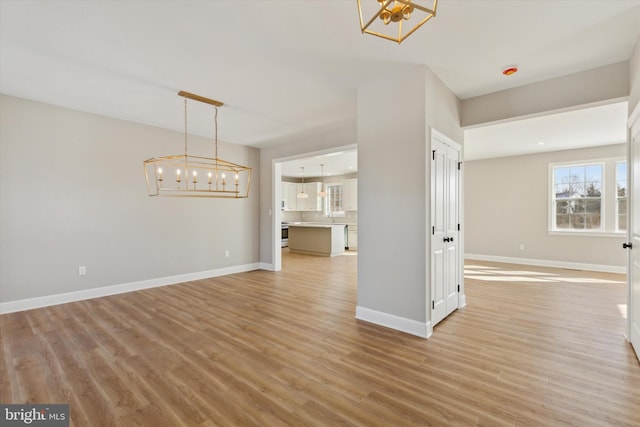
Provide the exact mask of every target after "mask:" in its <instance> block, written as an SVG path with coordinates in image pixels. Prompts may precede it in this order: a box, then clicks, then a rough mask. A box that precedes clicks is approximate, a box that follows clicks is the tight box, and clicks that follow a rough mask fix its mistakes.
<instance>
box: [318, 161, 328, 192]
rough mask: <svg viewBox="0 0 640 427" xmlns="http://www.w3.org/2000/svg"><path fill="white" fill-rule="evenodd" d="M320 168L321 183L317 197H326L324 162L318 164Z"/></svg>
mask: <svg viewBox="0 0 640 427" xmlns="http://www.w3.org/2000/svg"><path fill="white" fill-rule="evenodd" d="M320 168H321V170H322V184H320V185H321V186H320V191H319V192H318V197H327V191H326V190H325V188H324V164H320Z"/></svg>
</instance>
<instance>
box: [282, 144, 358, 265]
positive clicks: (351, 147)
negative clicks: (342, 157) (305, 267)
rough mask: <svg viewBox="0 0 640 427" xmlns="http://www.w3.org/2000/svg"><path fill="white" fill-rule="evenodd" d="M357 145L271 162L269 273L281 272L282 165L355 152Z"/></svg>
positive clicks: (307, 153)
mask: <svg viewBox="0 0 640 427" xmlns="http://www.w3.org/2000/svg"><path fill="white" fill-rule="evenodd" d="M357 149H358V145H357V144H350V145H343V146H340V147H333V148H327V149H325V150H319V151H311V152H306V153H300V154H295V155H291V156H287V157H280V158H277V159H273V160H272V161H271V194H272V198H271V212H272V213H273V214H272V215H271V236H272V239H273V240H272V243H273V245H272V246H271V250H272V251H273V254H272V256H271V261H272V264H271V267H272V268H269V270H271V271H280V270H282V216H281V215H280V214H281V202H282V163H284V162H289V161H292V160H298V159H306V158H308V157H315V156H323V155H324V156H326V155H327V154H333V153H339V152H341V151H350V150H357ZM270 214H271V213H270Z"/></svg>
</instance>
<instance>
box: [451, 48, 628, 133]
mask: <svg viewBox="0 0 640 427" xmlns="http://www.w3.org/2000/svg"><path fill="white" fill-rule="evenodd" d="M628 95H629V61H623V62H617V63H615V64H610V65H606V66H604V67H598V68H593V69H591V70H586V71H581V72H579V73H574V74H569V75H567V76H562V77H556V78H554V79H549V80H544V81H542V82H538V83H532V84H528V85H524V86H520V87H516V88H513V89H506V90H501V91H498V92H494V93H489V94H487V95H481V96H477V97H474V98H469V99H465V100H464V101H463V102H462V126H476V125H482V124H486V123H490V122H496V121H502V120H509V119H514V118H517V117H527V116H536V115H539V114H547V113H548V112H550V111H562V110H571V109H575V107H576V106H584V105H589V104H597V103H600V102H603V101H607V102H608V101H610V100H624V99H625V98H626V97H627V96H628Z"/></svg>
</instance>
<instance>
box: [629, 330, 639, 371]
mask: <svg viewBox="0 0 640 427" xmlns="http://www.w3.org/2000/svg"><path fill="white" fill-rule="evenodd" d="M630 326H631V327H630V328H629V329H630V330H629V334H630V336H629V337H628V338H629V339H628V341H629V342H630V343H631V346H632V347H633V350H634V351H635V353H636V357H637V358H638V361H639V362H640V329H639V328H638V326H637V325H635V324H633V323H631V325H630ZM633 343H637V344H638V345H635V346H634V345H633Z"/></svg>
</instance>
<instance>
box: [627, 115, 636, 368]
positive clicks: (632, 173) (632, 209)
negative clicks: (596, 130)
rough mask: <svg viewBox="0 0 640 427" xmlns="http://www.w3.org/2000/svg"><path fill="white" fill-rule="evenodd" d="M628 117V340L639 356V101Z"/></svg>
mask: <svg viewBox="0 0 640 427" xmlns="http://www.w3.org/2000/svg"><path fill="white" fill-rule="evenodd" d="M632 117H634V118H635V120H634V121H633V124H632V126H631V138H630V144H631V147H630V152H629V162H628V163H629V177H630V178H631V180H630V182H629V189H630V190H631V191H630V192H629V212H628V214H629V242H628V243H626V244H625V246H626V247H628V249H629V274H628V280H629V298H628V301H627V303H628V307H627V308H628V309H627V313H628V317H629V341H630V342H631V345H632V346H633V349H634V350H635V352H636V356H638V359H639V360H640V105H639V106H638V107H636V109H635V111H634V114H632Z"/></svg>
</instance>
